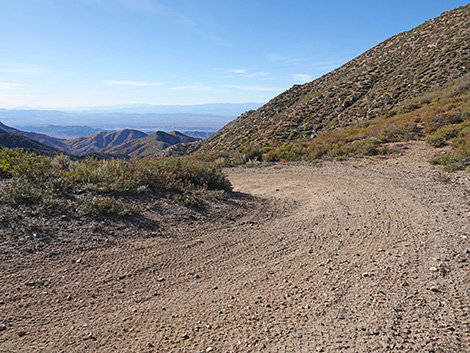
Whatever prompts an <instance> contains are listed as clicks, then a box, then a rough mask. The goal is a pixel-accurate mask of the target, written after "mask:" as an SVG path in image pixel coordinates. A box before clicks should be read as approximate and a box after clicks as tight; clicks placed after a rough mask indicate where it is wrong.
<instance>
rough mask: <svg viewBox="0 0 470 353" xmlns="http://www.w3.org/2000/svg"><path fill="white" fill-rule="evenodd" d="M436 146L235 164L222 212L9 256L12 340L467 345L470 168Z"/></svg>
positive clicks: (252, 348) (383, 347)
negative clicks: (456, 164) (452, 170)
mask: <svg viewBox="0 0 470 353" xmlns="http://www.w3.org/2000/svg"><path fill="white" fill-rule="evenodd" d="M430 153H432V151H429V150H428V149H426V148H425V146H423V145H422V144H419V143H417V144H412V145H410V149H408V150H407V151H406V153H404V154H403V155H397V156H393V157H391V158H389V159H362V160H349V161H344V162H323V163H322V164H313V163H300V164H299V163H294V164H277V165H273V166H269V167H260V168H258V167H256V168H237V169H229V170H227V171H226V172H227V174H228V176H229V178H230V180H231V181H232V183H233V185H234V188H235V191H237V192H240V193H244V194H249V195H253V196H255V198H254V199H251V198H250V197H241V196H238V199H239V204H237V205H236V206H233V207H234V209H235V207H236V211H233V210H231V209H228V210H227V214H226V215H225V216H226V217H225V218H223V217H222V218H221V221H220V222H213V223H212V224H202V225H197V226H195V227H193V228H192V227H186V226H185V227H179V228H175V230H174V233H172V236H171V237H165V238H161V237H160V238H151V239H137V240H136V239H133V240H126V239H123V240H122V241H120V242H116V244H115V245H113V246H110V247H106V248H103V249H96V250H87V251H86V252H83V253H75V254H70V255H67V256H63V257H61V256H59V257H55V258H50V257H41V255H31V256H29V257H25V258H23V259H17V261H16V262H14V263H12V262H11V261H9V262H8V263H5V262H4V261H2V264H1V265H0V266H1V267H0V270H1V273H2V279H1V280H0V285H1V295H2V297H1V298H0V310H1V311H0V312H1V314H0V315H1V316H0V324H1V325H3V326H1V327H0V329H1V330H2V331H0V352H33V351H34V352H42V351H43V352H84V351H89V352H114V351H119V352H198V351H200V352H210V351H212V352H259V351H263V352H385V351H400V352H426V351H427V352H469V351H470V316H469V315H470V313H469V311H470V272H469V262H470V240H469V239H470V238H469V237H470V223H469V217H470V203H469V200H470V195H469V193H468V190H469V189H470V181H469V179H468V178H467V175H468V174H465V173H456V174H452V175H450V176H448V175H447V174H445V173H443V172H442V170H441V169H439V168H437V167H433V166H430V165H429V164H428V163H427V162H426V161H427V159H428V157H429V156H430ZM240 205H244V206H243V207H242V206H240ZM77 259H80V261H77Z"/></svg>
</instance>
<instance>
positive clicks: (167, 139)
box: [0, 122, 199, 158]
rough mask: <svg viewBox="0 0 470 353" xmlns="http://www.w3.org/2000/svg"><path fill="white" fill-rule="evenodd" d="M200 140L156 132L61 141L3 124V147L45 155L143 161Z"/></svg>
mask: <svg viewBox="0 0 470 353" xmlns="http://www.w3.org/2000/svg"><path fill="white" fill-rule="evenodd" d="M197 140H199V139H198V138H195V137H190V136H187V135H184V134H182V133H180V132H177V131H172V132H170V133H166V132H163V131H157V132H155V133H153V134H151V135H147V134H146V133H144V132H142V131H138V130H132V129H125V130H120V131H116V132H98V133H95V134H93V135H91V136H84V137H78V138H75V139H58V138H54V137H50V136H47V135H45V134H39V133H35V132H26V131H22V130H19V129H15V128H12V127H9V126H7V125H5V124H3V123H1V122H0V146H3V147H8V148H15V147H20V148H26V149H32V150H35V151H37V152H39V153H42V154H54V153H60V152H65V153H70V154H75V155H83V154H88V153H98V154H102V155H108V156H116V157H120V158H128V157H135V156H139V157H144V156H148V155H151V154H154V153H157V152H160V151H162V150H163V149H165V148H167V147H169V146H172V145H174V144H178V143H188V142H194V141H197Z"/></svg>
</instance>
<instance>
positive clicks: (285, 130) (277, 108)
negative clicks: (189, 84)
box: [203, 5, 470, 150]
mask: <svg viewBox="0 0 470 353" xmlns="http://www.w3.org/2000/svg"><path fill="white" fill-rule="evenodd" d="M468 72H470V5H467V6H463V7H460V8H457V9H455V10H452V11H449V12H446V13H443V14H442V15H441V16H439V17H437V18H435V19H432V20H429V21H427V22H425V23H424V24H422V25H420V26H418V27H416V28H414V29H412V30H410V31H408V32H404V33H400V34H398V35H396V36H394V37H392V38H390V39H388V40H386V41H384V42H382V43H380V44H379V45H377V46H376V47H374V48H372V49H370V50H369V51H367V52H365V53H364V54H362V55H361V56H359V57H357V58H355V59H353V60H351V61H350V62H348V63H347V64H345V65H343V66H342V67H340V68H338V69H336V70H334V71H332V72H331V73H328V74H326V75H324V76H322V77H320V78H319V79H317V80H315V81H312V82H310V83H306V84H304V85H295V86H293V87H292V88H291V89H289V90H287V91H286V92H284V93H282V94H281V95H279V96H277V97H275V98H274V99H272V100H271V101H270V102H268V103H267V104H266V105H264V106H263V107H261V108H259V109H258V110H256V111H253V112H249V113H248V114H244V115H242V116H241V117H240V118H238V119H236V120H235V121H233V122H231V123H229V124H228V125H227V126H226V127H224V128H223V129H222V130H220V131H219V132H218V133H216V134H214V135H213V136H211V137H209V138H208V140H207V143H206V144H205V146H204V147H203V149H205V150H209V149H216V150H233V149H238V150H241V149H243V148H246V147H249V146H258V147H259V146H273V145H279V144H281V143H283V142H287V141H302V140H311V139H313V138H315V136H317V134H318V133H319V132H321V131H325V130H332V129H338V128H342V127H345V126H348V125H351V124H353V123H357V122H360V121H363V120H370V119H375V118H377V117H383V116H385V115H387V113H389V112H390V111H391V110H392V109H394V108H396V107H397V106H399V105H400V104H401V103H402V102H404V101H407V100H409V99H412V98H414V97H417V96H420V95H422V94H424V93H425V92H428V91H430V90H435V89H438V88H439V87H442V86H443V85H445V84H446V83H448V82H449V81H451V80H453V79H456V78H458V77H462V76H463V75H465V74H466V73H468Z"/></svg>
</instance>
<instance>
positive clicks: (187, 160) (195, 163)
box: [154, 157, 232, 191]
mask: <svg viewBox="0 0 470 353" xmlns="http://www.w3.org/2000/svg"><path fill="white" fill-rule="evenodd" d="M154 163H156V165H157V166H158V167H160V168H161V169H162V170H164V171H165V172H167V173H171V174H172V175H173V176H174V177H175V178H176V179H177V180H180V181H181V182H183V183H185V184H192V185H193V186H196V187H199V188H207V189H210V190H225V191H231V190H232V184H231V183H230V181H229V180H228V179H227V178H226V177H225V175H224V174H223V173H222V170H221V169H220V166H218V165H217V164H216V163H213V162H203V161H201V160H198V159H197V158H192V157H180V158H164V159H160V160H155V161H154Z"/></svg>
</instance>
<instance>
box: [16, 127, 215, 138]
mask: <svg viewBox="0 0 470 353" xmlns="http://www.w3.org/2000/svg"><path fill="white" fill-rule="evenodd" d="M14 128H15V129H17V130H21V131H23V132H36V133H40V134H44V135H47V136H50V137H55V138H58V139H74V138H77V137H86V136H90V135H93V134H96V133H98V132H115V131H109V130H104V129H98V128H93V127H90V126H86V125H46V126H44V125H39V126H38V125H32V126H31V125H16V126H15V127H14ZM124 130H127V129H124ZM130 130H139V131H142V132H144V133H146V134H147V135H150V134H152V133H154V132H156V130H154V129H143V130H140V129H130ZM166 130H167V131H173V130H174V129H166ZM215 132H216V131H215V130H206V131H199V130H185V131H183V134H184V135H187V136H192V137H197V138H207V137H209V136H211V135H212V134H213V133H215Z"/></svg>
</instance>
